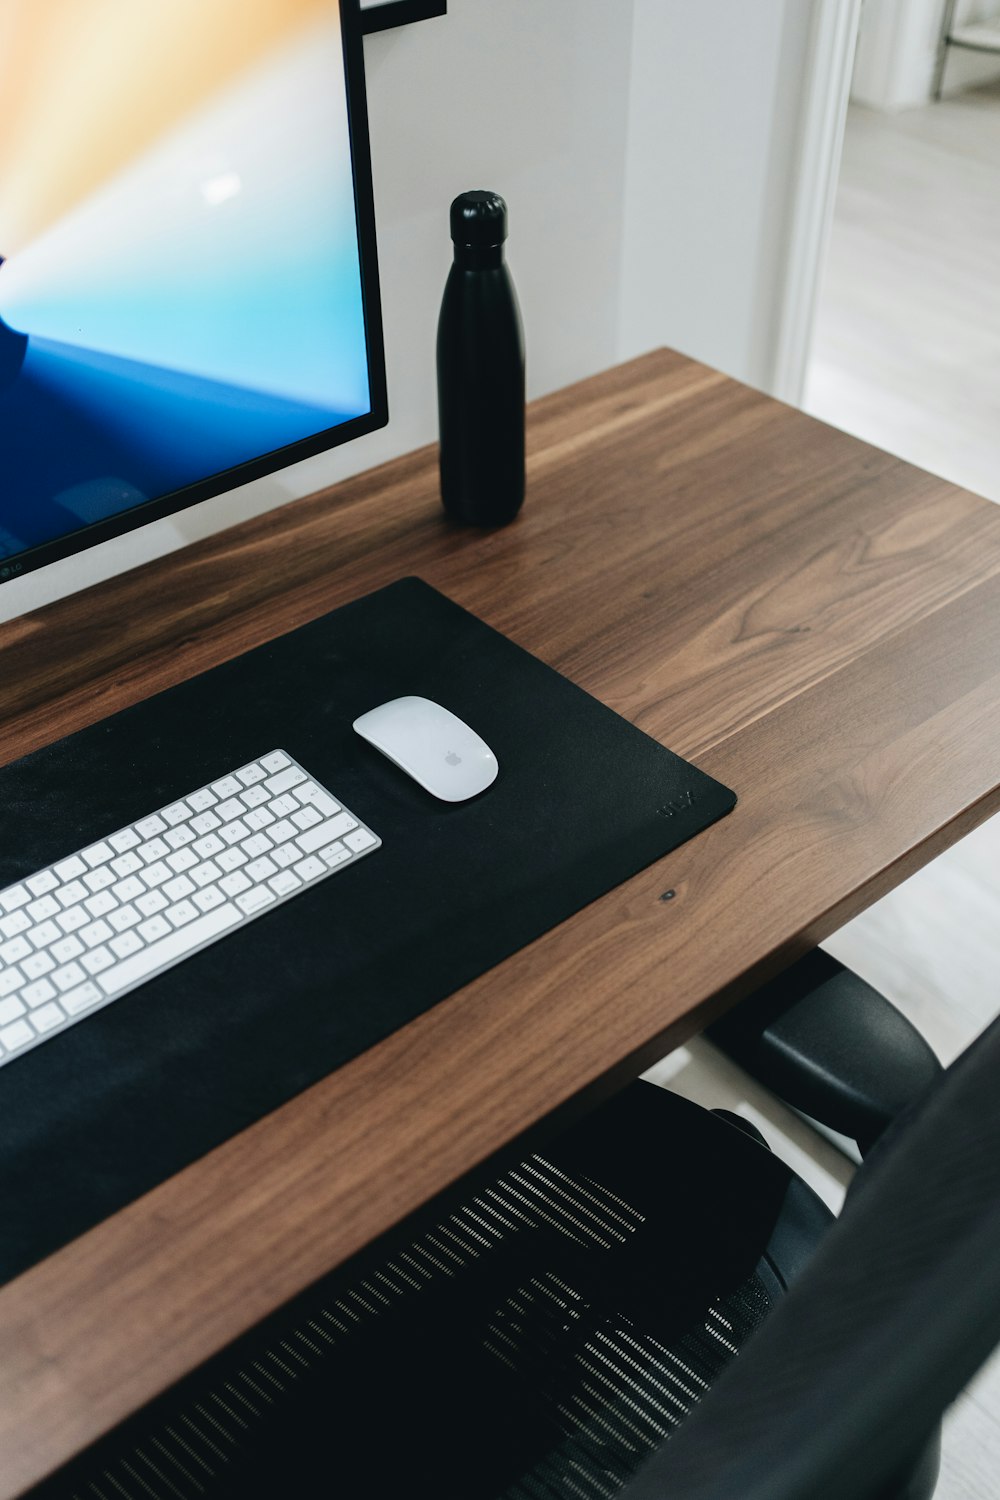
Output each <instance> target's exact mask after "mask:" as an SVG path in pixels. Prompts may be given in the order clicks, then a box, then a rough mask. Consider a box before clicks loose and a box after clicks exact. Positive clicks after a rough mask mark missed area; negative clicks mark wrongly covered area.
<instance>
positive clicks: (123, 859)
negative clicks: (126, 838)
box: [111, 849, 142, 880]
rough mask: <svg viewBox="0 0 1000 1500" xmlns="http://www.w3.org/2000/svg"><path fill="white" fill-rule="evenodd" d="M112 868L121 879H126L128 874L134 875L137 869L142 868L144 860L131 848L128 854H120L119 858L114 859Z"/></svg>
mask: <svg viewBox="0 0 1000 1500" xmlns="http://www.w3.org/2000/svg"><path fill="white" fill-rule="evenodd" d="M111 868H112V870H114V872H115V875H116V876H117V877H118V879H119V880H124V879H125V876H126V875H134V874H135V872H136V871H137V870H141V869H142V860H141V859H140V858H139V856H138V854H136V853H134V851H133V850H131V849H130V850H129V851H128V853H127V854H119V856H118V858H117V859H113V860H112V861H111Z"/></svg>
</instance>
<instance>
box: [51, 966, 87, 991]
mask: <svg viewBox="0 0 1000 1500" xmlns="http://www.w3.org/2000/svg"><path fill="white" fill-rule="evenodd" d="M86 977H87V976H86V974H85V973H84V972H83V970H82V969H81V968H80V965H79V964H76V963H74V964H64V965H63V967H62V968H61V969H56V971H55V972H54V974H53V975H52V983H53V984H54V985H55V986H56V988H57V989H60V990H68V989H71V988H72V987H73V985H74V984H79V983H80V982H81V980H84V979H86ZM45 982H46V981H45V980H44V979H41V980H39V984H45Z"/></svg>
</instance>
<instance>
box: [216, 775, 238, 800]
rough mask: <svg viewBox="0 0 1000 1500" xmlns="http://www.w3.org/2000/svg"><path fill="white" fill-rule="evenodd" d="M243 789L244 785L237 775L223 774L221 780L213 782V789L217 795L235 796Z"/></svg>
mask: <svg viewBox="0 0 1000 1500" xmlns="http://www.w3.org/2000/svg"><path fill="white" fill-rule="evenodd" d="M242 790H243V785H242V783H241V782H239V781H237V780H236V777H235V776H223V778H222V780H221V781H213V782H212V791H213V792H214V793H215V795H216V796H217V797H235V796H236V794H237V792H242Z"/></svg>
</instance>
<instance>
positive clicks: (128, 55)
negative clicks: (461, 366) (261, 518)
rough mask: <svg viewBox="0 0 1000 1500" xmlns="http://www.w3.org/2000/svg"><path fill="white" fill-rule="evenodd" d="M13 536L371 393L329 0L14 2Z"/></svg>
mask: <svg viewBox="0 0 1000 1500" xmlns="http://www.w3.org/2000/svg"><path fill="white" fill-rule="evenodd" d="M0 259H2V263H0V557H4V556H6V557H11V556H15V555H16V554H17V553H19V552H22V551H25V550H27V549H28V548H30V547H34V546H36V545H38V544H39V543H42V542H46V541H50V540H52V539H53V538H56V537H62V536H64V535H66V534H67V533H69V532H73V531H77V530H79V528H80V527H82V526H86V525H88V524H91V523H92V522H95V521H99V520H102V519H104V518H106V517H108V516H110V515H113V514H116V513H118V512H120V511H122V510H125V509H128V508H130V507H132V506H134V505H138V504H141V503H142V502H144V501H146V500H150V499H160V498H162V497H164V496H166V495H169V494H171V493H172V492H174V491H176V490H178V489H181V488H183V487H184V486H187V485H189V484H192V483H195V482H197V481H200V480H205V479H207V478H209V477H211V476H213V475H216V474H218V473H220V472H221V471H223V470H226V469H230V468H232V467H234V466H236V465H239V464H241V463H244V462H247V461H249V460H252V459H255V458H259V457H261V456H262V455H264V454H267V453H269V452H271V451H272V450H274V449H277V448H282V447H284V446H286V445H287V444H290V443H294V442H297V441H298V440H300V439H303V438H307V437H311V436H313V435H315V434H317V433H320V432H323V431H325V430H327V429H329V428H331V427H334V426H336V425H337V424H339V423H342V422H344V421H347V420H349V419H351V418H352V417H356V416H359V415H362V414H364V413H366V412H368V411H369V409H370V401H369V388H368V363H367V355H366V345H365V327H364V316H363V309H362V298H361V274H360V267H359V256H358V242H357V226H356V218H355V206H354V192H353V184H352V172H351V154H350V145H349V137H348V126H347V108H346V99H345V88H344V73H343V54H342V45H341V38H340V17H339V8H338V5H337V3H336V0H0Z"/></svg>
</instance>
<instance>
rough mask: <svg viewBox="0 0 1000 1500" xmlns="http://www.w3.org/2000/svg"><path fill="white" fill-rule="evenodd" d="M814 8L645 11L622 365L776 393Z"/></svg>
mask: <svg viewBox="0 0 1000 1500" xmlns="http://www.w3.org/2000/svg"><path fill="white" fill-rule="evenodd" d="M816 8H817V7H816V6H815V5H814V4H812V3H803V0H754V4H753V5H747V4H746V0H713V3H712V4H711V5H705V6H703V7H698V8H697V9H698V14H697V15H695V13H694V12H695V8H694V7H692V5H691V4H690V3H689V0H635V24H634V29H633V45H632V84H631V98H630V111H629V137H628V160H627V168H626V210H625V259H624V266H623V277H622V294H621V304H620V306H621V324H620V331H619V339H618V349H619V354H620V356H621V358H623V359H624V358H628V357H629V356H630V355H632V354H636V353H639V352H641V351H642V350H645V349H649V348H653V347H655V346H656V345H657V344H663V343H669V344H672V345H673V346H674V347H675V348H678V349H681V350H682V351H683V352H685V353H687V354H693V355H695V356H696V357H697V358H699V359H702V360H705V361H706V362H707V363H708V364H711V365H716V366H718V368H719V369H722V370H725V371H726V372H727V374H731V375H735V376H737V377H738V378H739V379H741V380H747V381H749V382H751V383H752V384H756V385H760V386H763V387H765V388H769V387H770V385H771V376H772V372H773V364H774V352H775V351H774V341H775V336H776V332H777V329H776V322H775V311H776V308H777V306H778V305H779V302H780V297H781V290H782V281H783V277H784V273H785V269H786V266H785V253H786V242H787V236H788V230H789V224H790V216H791V212H792V207H793V198H794V189H795V171H794V168H795V165H796V160H797V156H796V152H797V145H798V139H799V129H800V125H801V122H802V118H803V113H804V105H805V101H804V99H803V80H804V78H805V77H806V75H807V74H808V64H809V58H810V38H811V35H812V30H811V28H812V26H813V24H814V20H815V12H816Z"/></svg>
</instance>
